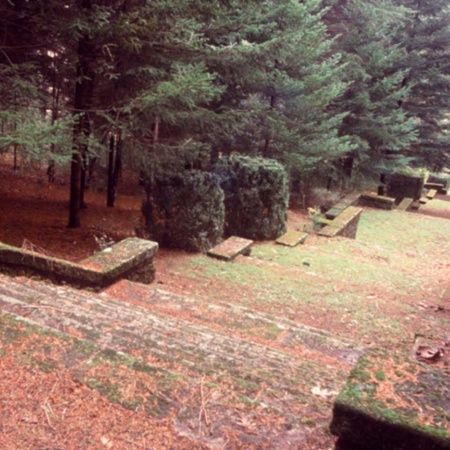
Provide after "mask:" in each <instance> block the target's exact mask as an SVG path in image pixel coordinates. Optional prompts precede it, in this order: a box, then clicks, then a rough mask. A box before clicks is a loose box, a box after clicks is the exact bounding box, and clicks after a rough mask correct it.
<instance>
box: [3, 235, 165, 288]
mask: <svg viewBox="0 0 450 450" xmlns="http://www.w3.org/2000/svg"><path fill="white" fill-rule="evenodd" d="M157 251H158V244H157V243H156V242H152V241H147V240H144V239H139V238H127V239H125V240H123V241H121V242H118V243H116V244H114V245H112V246H111V247H109V248H107V249H105V250H103V251H102V252H98V253H96V254H94V255H93V256H91V257H89V258H87V259H85V260H83V261H81V262H79V263H74V262H71V261H66V260H63V259H60V258H54V257H52V256H47V255H44V254H41V253H37V252H33V251H30V250H24V249H20V248H18V247H13V246H10V245H6V244H2V243H0V269H2V270H5V271H7V272H11V273H13V274H16V273H20V274H24V275H28V274H29V275H40V276H42V277H44V278H49V279H51V280H52V281H56V282H65V283H69V284H74V285H77V286H82V287H98V288H101V287H104V286H107V285H109V284H111V283H114V282H115V281H117V280H118V279H121V278H128V279H133V280H135V281H142V282H144V283H150V282H151V281H153V278H154V266H153V259H154V256H155V254H156V252H157Z"/></svg>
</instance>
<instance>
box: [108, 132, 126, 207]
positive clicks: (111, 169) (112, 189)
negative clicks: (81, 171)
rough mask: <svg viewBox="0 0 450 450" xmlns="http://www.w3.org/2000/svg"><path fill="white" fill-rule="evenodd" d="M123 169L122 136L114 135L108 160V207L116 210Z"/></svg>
mask: <svg viewBox="0 0 450 450" xmlns="http://www.w3.org/2000/svg"><path fill="white" fill-rule="evenodd" d="M121 169H122V138H121V135H120V134H118V135H117V136H115V135H112V136H111V139H110V141H109V158H108V193H107V199H106V206H108V207H110V208H114V202H115V200H116V190H117V185H118V183H119V177H120V173H121Z"/></svg>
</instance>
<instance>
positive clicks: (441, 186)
mask: <svg viewBox="0 0 450 450" xmlns="http://www.w3.org/2000/svg"><path fill="white" fill-rule="evenodd" d="M424 188H425V189H436V191H437V193H438V194H443V195H446V194H447V189H448V187H447V181H445V182H442V183H435V182H428V181H427V182H426V183H425V185H424Z"/></svg>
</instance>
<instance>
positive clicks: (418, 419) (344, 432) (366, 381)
mask: <svg viewBox="0 0 450 450" xmlns="http://www.w3.org/2000/svg"><path fill="white" fill-rule="evenodd" d="M449 375H450V373H449V369H448V368H446V367H436V366H432V365H429V364H425V363H419V362H417V361H414V360H412V359H411V358H410V356H409V355H408V354H406V353H405V354H401V353H399V354H396V355H395V354H392V352H390V351H387V350H384V349H379V350H373V351H371V352H370V353H369V354H368V355H366V356H364V357H362V358H361V359H360V360H359V361H358V363H357V364H356V366H355V368H354V369H353V370H352V372H351V374H350V377H349V379H348V381H347V384H346V386H345V388H344V389H343V390H342V391H341V393H340V394H339V396H338V398H337V399H336V402H335V405H334V410H333V420H332V423H331V431H332V433H333V434H335V435H337V436H339V437H341V438H342V439H344V440H345V441H349V442H351V443H353V444H356V445H359V446H361V447H362V448H364V449H367V450H448V449H450V377H449Z"/></svg>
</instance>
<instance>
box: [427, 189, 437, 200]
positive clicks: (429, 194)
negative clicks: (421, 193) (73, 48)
mask: <svg viewBox="0 0 450 450" xmlns="http://www.w3.org/2000/svg"><path fill="white" fill-rule="evenodd" d="M436 194H437V190H436V189H430V190H429V191H428V192H427V195H426V197H427V198H428V199H429V200H433V198H434V197H436Z"/></svg>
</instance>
